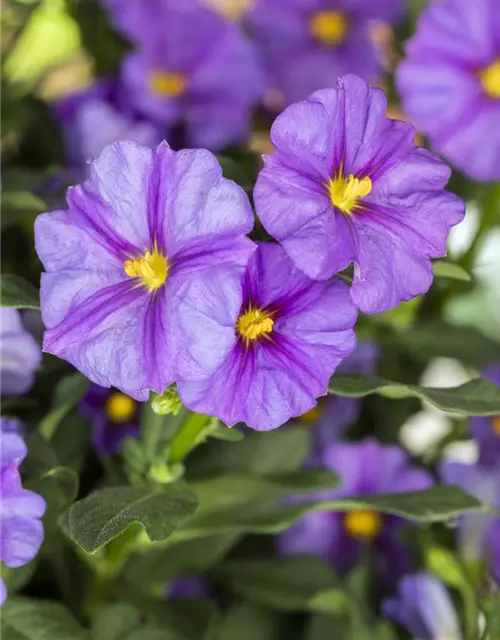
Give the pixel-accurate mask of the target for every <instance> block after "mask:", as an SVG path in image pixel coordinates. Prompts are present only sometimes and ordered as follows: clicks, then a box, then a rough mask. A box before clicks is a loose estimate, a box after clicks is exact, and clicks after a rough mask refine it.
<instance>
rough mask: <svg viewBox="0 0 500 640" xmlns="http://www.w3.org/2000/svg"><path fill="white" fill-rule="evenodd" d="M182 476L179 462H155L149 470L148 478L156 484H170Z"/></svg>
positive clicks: (182, 468) (182, 469) (182, 472)
mask: <svg viewBox="0 0 500 640" xmlns="http://www.w3.org/2000/svg"><path fill="white" fill-rule="evenodd" d="M183 475H184V465H183V464H182V463H181V462H178V463H174V464H167V463H166V462H155V463H154V464H153V465H152V466H151V467H150V469H149V472H148V477H149V478H150V479H151V480H152V481H153V482H156V483H157V484H170V483H171V482H175V481H176V480H178V479H179V478H181V477H182V476H183Z"/></svg>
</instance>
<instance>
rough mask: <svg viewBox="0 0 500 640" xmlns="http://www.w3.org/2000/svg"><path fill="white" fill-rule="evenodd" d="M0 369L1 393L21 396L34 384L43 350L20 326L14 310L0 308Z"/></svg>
mask: <svg viewBox="0 0 500 640" xmlns="http://www.w3.org/2000/svg"><path fill="white" fill-rule="evenodd" d="M0 314H1V315H0V371H1V376H2V377H1V390H2V395H22V394H23V393H26V392H27V391H29V390H30V388H31V386H32V385H33V380H34V376H35V371H36V370H37V369H38V368H39V366H40V364H41V361H42V351H41V349H40V347H39V346H38V344H37V342H36V341H35V339H34V338H33V336H32V335H31V334H30V333H28V331H26V330H25V329H24V327H23V324H22V321H21V315H20V313H19V311H17V310H16V309H6V308H4V307H1V308H0Z"/></svg>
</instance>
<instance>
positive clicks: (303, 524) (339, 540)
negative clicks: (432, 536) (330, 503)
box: [278, 439, 433, 580]
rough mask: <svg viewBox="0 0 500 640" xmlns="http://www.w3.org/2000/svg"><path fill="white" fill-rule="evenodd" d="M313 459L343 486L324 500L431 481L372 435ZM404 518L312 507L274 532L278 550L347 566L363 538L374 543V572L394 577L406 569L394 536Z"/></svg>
mask: <svg viewBox="0 0 500 640" xmlns="http://www.w3.org/2000/svg"><path fill="white" fill-rule="evenodd" d="M317 463H318V464H319V465H321V466H324V467H326V468H327V469H330V470H332V471H334V472H336V473H338V474H339V475H340V477H341V478H342V486H341V487H340V488H339V489H335V490H334V491H331V492H328V493H326V494H325V495H324V496H323V497H324V498H326V499H330V498H331V499H336V498H348V497H359V496H366V495H373V494H377V493H394V492H401V493H403V492H407V491H419V490H421V489H426V488H427V487H429V486H430V485H432V482H433V481H432V478H431V476H430V475H429V474H428V473H427V472H426V471H424V470H422V469H419V468H417V467H414V466H412V465H411V464H410V462H409V460H408V457H407V455H406V453H405V452H404V451H403V450H402V449H401V448H400V447H397V446H392V445H391V446H387V445H381V444H379V443H378V442H376V441H375V440H370V439H367V440H364V441H362V442H359V443H349V444H333V445H330V446H328V447H326V448H325V449H324V451H323V454H322V456H318V457H317ZM403 526H404V521H403V520H402V519H400V518H397V517H394V516H386V515H381V514H379V513H377V512H375V511H370V510H364V511H349V512H348V513H340V512H331V513H329V512H323V511H320V512H316V513H311V514H308V515H306V516H305V517H304V518H302V519H301V520H300V521H299V522H298V523H297V524H296V525H294V526H293V527H292V528H291V529H289V530H288V531H286V532H285V533H282V534H281V535H280V536H279V537H278V550H279V551H280V553H282V554H286V555H290V554H307V553H309V554H314V555H317V556H319V557H320V558H322V559H324V560H325V561H327V562H331V563H332V564H334V565H335V567H336V568H337V569H338V570H340V571H347V570H349V569H350V568H351V567H353V566H354V565H355V564H356V563H357V562H358V560H359V559H360V556H361V552H362V550H363V548H364V546H365V545H366V544H367V543H371V545H372V546H373V558H374V562H375V566H376V568H377V570H378V572H379V573H380V574H381V575H383V576H384V578H387V579H391V580H393V579H394V578H395V577H396V576H398V575H401V574H402V573H404V572H406V571H408V570H409V569H410V564H411V560H410V555H409V552H408V550H407V549H406V547H405V546H404V545H403V543H402V542H401V541H400V540H399V534H400V532H401V529H402V527H403Z"/></svg>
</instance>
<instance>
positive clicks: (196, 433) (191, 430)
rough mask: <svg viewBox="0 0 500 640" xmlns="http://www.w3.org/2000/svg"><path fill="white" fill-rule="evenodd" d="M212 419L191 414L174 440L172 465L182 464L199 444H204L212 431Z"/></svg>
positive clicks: (171, 454) (171, 451) (171, 456)
mask: <svg viewBox="0 0 500 640" xmlns="http://www.w3.org/2000/svg"><path fill="white" fill-rule="evenodd" d="M209 420H210V418H209V417H208V416H205V415H203V414H199V413H191V414H190V415H189V417H188V419H187V420H186V421H185V422H184V424H183V425H182V427H181V428H180V429H179V431H178V432H177V433H176V434H175V436H174V437H173V438H172V443H171V448H170V459H169V462H170V463H178V462H182V461H183V460H184V458H185V457H186V456H187V454H188V453H189V452H190V451H191V449H193V448H194V447H195V446H196V445H197V444H199V443H200V442H203V441H204V439H205V437H206V434H207V430H209V429H210V425H209V424H208V423H209Z"/></svg>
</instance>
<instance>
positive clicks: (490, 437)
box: [469, 365, 500, 470]
mask: <svg viewBox="0 0 500 640" xmlns="http://www.w3.org/2000/svg"><path fill="white" fill-rule="evenodd" d="M483 378H486V379H487V380H490V381H491V382H493V383H494V384H496V385H498V386H500V366H498V365H497V366H495V367H490V368H489V369H487V370H486V371H484V372H483ZM469 431H470V434H471V435H472V436H473V437H474V438H477V441H478V444H479V461H480V463H481V464H482V465H484V466H487V467H496V468H497V469H499V470H500V416H488V417H480V418H472V419H471V421H470V423H469Z"/></svg>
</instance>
